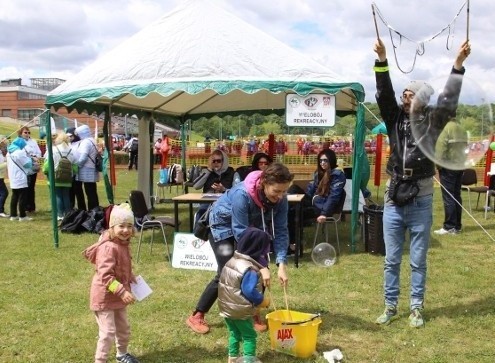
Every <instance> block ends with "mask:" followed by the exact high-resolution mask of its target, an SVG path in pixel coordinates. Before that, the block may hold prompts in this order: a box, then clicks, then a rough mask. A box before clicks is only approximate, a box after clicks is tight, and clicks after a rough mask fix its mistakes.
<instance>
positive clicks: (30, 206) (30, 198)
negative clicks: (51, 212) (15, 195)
mask: <svg viewBox="0 0 495 363" xmlns="http://www.w3.org/2000/svg"><path fill="white" fill-rule="evenodd" d="M37 177H38V174H30V175H28V176H27V179H28V187H27V190H26V192H25V193H26V196H25V200H26V202H25V205H24V207H25V208H26V211H28V212H34V211H35V210H36V202H35V197H36V195H35V194H36V193H35V187H36V178H37Z"/></svg>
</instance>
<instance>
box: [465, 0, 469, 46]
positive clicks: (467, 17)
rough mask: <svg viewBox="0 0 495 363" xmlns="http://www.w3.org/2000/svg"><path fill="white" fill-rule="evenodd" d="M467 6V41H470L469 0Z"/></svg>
mask: <svg viewBox="0 0 495 363" xmlns="http://www.w3.org/2000/svg"><path fill="white" fill-rule="evenodd" d="M466 3H467V8H466V15H467V24H466V41H467V42H469V0H467V2H466Z"/></svg>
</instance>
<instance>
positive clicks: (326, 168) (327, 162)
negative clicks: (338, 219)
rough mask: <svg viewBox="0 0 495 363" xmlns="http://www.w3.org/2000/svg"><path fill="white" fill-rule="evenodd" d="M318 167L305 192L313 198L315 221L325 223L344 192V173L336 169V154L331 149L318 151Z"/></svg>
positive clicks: (335, 208)
mask: <svg viewBox="0 0 495 363" xmlns="http://www.w3.org/2000/svg"><path fill="white" fill-rule="evenodd" d="M317 160H318V167H317V169H316V171H315V173H314V177H313V181H312V182H311V183H309V185H308V188H307V190H306V194H307V195H309V196H310V197H311V198H312V199H313V207H314V210H315V213H316V222H318V223H325V221H326V218H327V217H330V216H331V215H332V214H334V213H335V211H336V210H337V208H338V206H339V202H340V198H341V197H342V193H345V191H344V186H345V182H346V177H345V174H344V172H343V171H342V170H340V169H337V156H336V155H335V152H334V151H333V150H331V149H325V150H322V151H320V152H319V153H318V158H317Z"/></svg>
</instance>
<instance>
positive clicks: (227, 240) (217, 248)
mask: <svg viewBox="0 0 495 363" xmlns="http://www.w3.org/2000/svg"><path fill="white" fill-rule="evenodd" d="M292 179H294V175H293V174H291V173H290V172H289V169H288V168H287V167H286V166H285V165H283V164H280V163H273V164H270V165H269V166H268V167H267V168H266V169H265V170H263V171H261V170H258V171H253V172H251V173H249V174H248V175H247V177H246V179H245V180H244V181H243V182H241V183H239V184H237V185H236V186H234V187H233V188H232V189H229V190H227V191H226V192H225V193H224V194H222V196H221V197H220V198H219V199H218V200H217V201H216V202H215V203H214V205H213V207H212V208H211V212H210V219H209V221H210V228H211V231H210V235H209V242H210V244H211V246H212V249H213V252H214V254H215V258H216V260H217V264H218V270H217V274H216V276H215V277H214V278H213V280H211V282H210V283H209V284H208V285H207V286H206V288H205V290H204V292H203V294H202V295H201V297H200V299H199V301H198V303H197V305H196V308H195V310H194V312H193V313H192V315H191V316H189V317H188V318H187V320H186V324H187V325H188V326H189V327H190V328H191V329H192V330H193V331H194V332H196V333H199V334H206V333H207V332H209V330H210V327H209V326H208V324H207V323H206V321H205V319H204V317H205V314H206V313H207V312H208V311H209V310H210V308H211V307H212V306H213V304H214V303H215V301H216V299H217V297H218V282H219V277H220V273H221V271H222V268H223V267H224V266H225V264H226V263H227V261H228V260H230V258H231V257H232V256H233V254H234V250H235V246H236V243H237V242H238V241H240V240H241V238H242V236H243V235H244V233H246V230H247V229H248V228H249V227H256V228H258V229H260V230H262V231H264V232H267V233H269V234H270V236H271V237H272V239H273V241H272V243H273V249H274V255H275V263H276V264H277V265H278V278H279V281H280V282H281V284H283V285H284V286H285V285H287V281H288V277H287V249H288V246H289V233H288V228H287V212H288V205H289V203H288V201H287V190H288V189H289V186H290V183H291V182H292ZM254 328H255V329H256V330H257V331H265V330H266V329H267V326H266V324H265V323H263V322H262V321H261V319H260V316H259V315H255V316H254Z"/></svg>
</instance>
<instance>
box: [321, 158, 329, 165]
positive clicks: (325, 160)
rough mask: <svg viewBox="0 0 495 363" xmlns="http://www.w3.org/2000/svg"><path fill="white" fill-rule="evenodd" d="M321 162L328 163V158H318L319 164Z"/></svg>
mask: <svg viewBox="0 0 495 363" xmlns="http://www.w3.org/2000/svg"><path fill="white" fill-rule="evenodd" d="M321 163H325V164H326V163H328V159H320V164H321Z"/></svg>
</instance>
